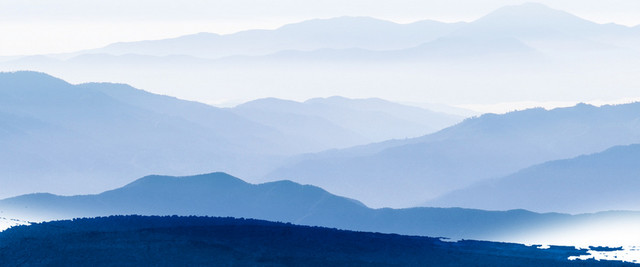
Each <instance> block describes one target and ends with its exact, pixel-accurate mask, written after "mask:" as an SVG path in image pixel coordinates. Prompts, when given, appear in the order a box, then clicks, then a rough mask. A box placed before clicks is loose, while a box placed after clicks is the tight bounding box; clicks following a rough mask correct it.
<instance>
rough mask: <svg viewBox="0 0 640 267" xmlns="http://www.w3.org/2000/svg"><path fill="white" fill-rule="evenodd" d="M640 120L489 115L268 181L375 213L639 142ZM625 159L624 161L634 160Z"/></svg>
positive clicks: (576, 112)
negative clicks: (343, 199) (327, 194)
mask: <svg viewBox="0 0 640 267" xmlns="http://www.w3.org/2000/svg"><path fill="white" fill-rule="evenodd" d="M639 114H640V103H632V104H624V105H614V106H608V105H606V106H602V107H595V106H591V105H587V104H579V105H576V106H574V107H569V108H557V109H553V110H545V109H542V108H537V109H528V110H523V111H516V112H511V113H507V114H503V115H496V114H484V115H482V116H479V117H474V118H469V119H466V120H465V121H463V122H461V123H459V124H457V125H454V126H452V127H449V128H446V129H443V130H441V131H439V132H436V133H433V134H429V135H425V136H422V137H418V138H410V139H405V140H392V141H387V142H381V143H375V144H370V145H365V146H358V147H353V148H348V149H342V150H332V151H326V152H321V153H316V154H308V155H302V156H298V157H294V158H292V159H290V160H289V163H288V164H285V165H284V166H283V167H281V168H279V169H277V170H275V171H274V172H271V173H270V174H268V175H267V176H266V177H267V178H268V179H274V180H279V179H290V180H293V181H296V182H300V183H305V184H307V183H308V184H313V185H317V186H320V187H322V188H325V189H327V190H329V191H331V192H334V193H336V194H339V195H343V196H348V197H352V198H355V199H358V200H360V201H363V202H364V203H365V204H367V205H370V206H373V207H385V206H391V207H410V206H417V205H420V204H423V203H424V202H425V201H428V200H431V199H434V198H436V197H439V196H442V195H444V194H446V193H449V192H450V191H452V190H456V189H461V188H464V187H466V186H469V185H471V184H474V183H476V182H480V181H483V180H486V179H491V178H498V177H502V176H507V175H510V174H512V173H514V172H517V171H519V170H521V169H524V168H527V167H530V166H532V165H535V164H541V163H544V162H547V161H551V160H560V159H568V158H572V157H576V156H580V155H583V154H590V153H596V152H601V151H603V150H606V149H608V148H610V147H612V146H616V145H629V144H636V143H640V124H639V121H640V120H639V118H640V117H639V116H640V115H639ZM627 156H629V157H628V158H624V159H621V160H622V161H627V160H629V161H632V159H631V158H633V155H632V154H630V155H627ZM632 173H633V172H631V173H629V175H631V174H632ZM438 203H440V204H444V203H443V202H438ZM545 203H546V202H545ZM540 208H542V207H540V206H538V207H537V209H536V210H540ZM543 210H545V211H549V210H554V208H553V206H550V207H546V208H545V209H543ZM563 211H567V210H563Z"/></svg>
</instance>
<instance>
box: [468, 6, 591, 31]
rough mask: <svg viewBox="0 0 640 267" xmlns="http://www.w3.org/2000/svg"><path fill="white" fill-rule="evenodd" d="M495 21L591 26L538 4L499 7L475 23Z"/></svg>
mask: <svg viewBox="0 0 640 267" xmlns="http://www.w3.org/2000/svg"><path fill="white" fill-rule="evenodd" d="M486 21H496V22H498V21H499V22H504V23H507V21H508V22H509V23H516V24H518V23H524V22H526V23H531V24H534V25H556V26H558V25H563V26H569V25H571V26H573V25H577V24H593V23H592V22H590V21H587V20H584V19H582V18H579V17H577V16H575V15H573V14H571V13H568V12H565V11H562V10H558V9H553V8H551V7H548V6H546V5H543V4H540V3H532V2H530V3H524V4H521V5H509V6H504V7H501V8H499V9H497V10H495V11H493V12H491V13H489V14H488V15H486V16H484V17H482V18H480V19H478V20H477V22H486Z"/></svg>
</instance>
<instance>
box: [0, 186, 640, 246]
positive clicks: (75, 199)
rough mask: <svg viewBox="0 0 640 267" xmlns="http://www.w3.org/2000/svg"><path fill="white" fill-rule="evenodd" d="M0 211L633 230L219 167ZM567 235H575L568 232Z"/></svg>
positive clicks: (591, 239) (33, 216) (610, 216)
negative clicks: (377, 203)
mask: <svg viewBox="0 0 640 267" xmlns="http://www.w3.org/2000/svg"><path fill="white" fill-rule="evenodd" d="M0 212H1V214H4V215H3V216H5V217H6V218H11V219H16V218H17V219H20V220H22V221H48V220H59V219H71V218H78V217H95V216H107V215H118V214H140V215H181V216H189V215H198V216H232V217H238V218H255V219H264V220H271V221H280V222H290V223H296V224H302V225H310V226H324V227H334V228H339V229H347V230H357V231H375V232H382V233H397V234H407V235H424V236H444V237H449V238H453V239H461V238H464V239H479V240H495V241H505V242H519V243H527V244H531V243H538V244H539V243H544V244H572V245H574V244H578V243H579V244H581V245H584V244H589V245H595V244H598V245H605V244H606V245H609V244H618V245H619V244H627V242H630V241H631V240H636V239H637V237H638V236H637V235H634V234H633V231H632V230H629V231H630V232H628V233H627V234H626V235H620V234H619V233H613V234H611V235H607V236H596V235H595V234H594V232H589V231H590V229H591V230H593V229H594V228H595V229H598V228H599V227H602V225H603V224H604V225H606V224H612V223H626V224H627V225H634V223H636V222H639V221H640V214H639V213H637V212H605V213H596V214H583V215H574V216H572V215H566V214H557V213H546V214H540V213H533V212H528V211H524V210H511V211H482V210H471V209H460V208H449V209H444V208H412V209H398V210H394V209H370V208H368V207H366V206H364V205H363V204H362V203H360V202H358V201H356V200H353V199H348V198H344V197H339V196H336V195H333V194H330V193H328V192H326V191H324V190H323V189H320V188H318V187H315V186H310V185H300V184H296V183H293V182H290V181H277V182H270V183H264V184H249V183H246V182H244V181H242V180H240V179H238V178H235V177H233V176H230V175H227V174H225V173H211V174H203V175H197V176H189V177H168V176H147V177H144V178H141V179H139V180H137V181H135V182H132V183H130V184H128V185H126V186H124V187H122V188H118V189H115V190H111V191H107V192H104V193H101V194H97V195H79V196H56V195H52V194H30V195H23V196H19V197H14V198H9V199H4V200H0ZM627 228H628V227H627ZM627 228H625V227H621V228H616V230H620V229H627ZM558 229H564V233H565V234H557V233H555V232H554V231H556V230H558ZM601 232H602V231H600V232H598V233H601ZM554 233H555V234H554ZM575 234H581V235H582V236H581V237H580V238H575V236H573V235H575Z"/></svg>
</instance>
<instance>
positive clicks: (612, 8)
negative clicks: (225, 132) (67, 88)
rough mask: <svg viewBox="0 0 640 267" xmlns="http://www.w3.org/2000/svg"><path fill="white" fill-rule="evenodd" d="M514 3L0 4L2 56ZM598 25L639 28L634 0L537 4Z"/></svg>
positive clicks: (408, 18)
mask: <svg viewBox="0 0 640 267" xmlns="http://www.w3.org/2000/svg"><path fill="white" fill-rule="evenodd" d="M525 2H531V1H519V0H480V1H478V0H447V1H425V0H393V1H383V0H367V1H363V0H323V1H311V0H269V1H267V0H253V1H251V0H216V1H206V0H182V1H151V0H142V1H140V0H138V1H132V0H111V1H97V0H0V55H4V56H8V55H25V54H44V53H60V52H71V51H76V50H80V49H89V48H97V47H102V46H105V45H107V44H110V43H114V42H119V41H137V40H149V39H162V38H168V37H176V36H180V35H185V34H191V33H197V32H215V33H222V34H224V33H232V32H237V31H240V30H245V29H251V28H266V29H270V28H276V27H278V26H281V25H284V24H287V23H292V22H299V21H302V20H307V19H312V18H330V17H338V16H370V17H375V18H380V19H387V20H391V21H395V22H399V23H408V22H413V21H417V20H423V19H433V20H439V21H445V22H454V21H472V20H474V19H477V18H479V17H481V16H483V15H485V14H487V13H489V12H491V11H493V10H495V9H497V8H499V7H502V6H505V5H515V4H521V3H525ZM536 2H539V3H543V4H545V5H548V6H549V7H552V8H556V9H561V10H565V11H568V12H570V13H573V14H575V15H578V16H580V17H583V18H586V19H589V20H592V21H595V22H598V23H610V22H614V23H618V24H623V25H628V26H635V25H639V24H640V1H638V0H608V1H603V0H553V1H551V0H539V1H536Z"/></svg>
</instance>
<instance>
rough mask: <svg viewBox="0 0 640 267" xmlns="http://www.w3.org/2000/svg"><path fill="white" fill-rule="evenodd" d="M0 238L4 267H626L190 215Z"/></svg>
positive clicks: (46, 228) (95, 222)
mask: <svg viewBox="0 0 640 267" xmlns="http://www.w3.org/2000/svg"><path fill="white" fill-rule="evenodd" d="M0 242H1V244H2V245H0V247H1V248H2V249H0V258H2V259H3V263H5V264H7V265H59V264H61V263H64V264H73V265H92V266H101V265H137V266H140V265H208V266H211V265H215V266H218V265H243V266H258V265H259V266H263V265H305V266H316V265H317V266H320V265H325V264H328V265H331V266H353V265H367V266H389V265H402V266H433V265H435V266H441V265H451V266H466V265H487V266H488V265H494V266H495V265H499V266H541V265H553V266H601V265H606V266H626V264H623V263H620V262H612V261H605V262H601V261H596V260H589V261H571V260H569V258H570V257H577V256H580V255H585V256H586V255H587V252H588V251H587V250H586V249H577V248H572V247H556V246H554V247H550V248H549V249H544V250H542V249H539V248H538V247H535V246H525V245H520V244H508V243H492V242H483V241H459V242H445V241H442V240H440V239H437V238H429V237H412V236H399V235H388V234H387V235H386V234H380V233H366V232H351V231H341V230H337V229H329V228H320V227H305V226H298V225H291V224H284V223H276V222H268V221H259V220H249V219H234V218H207V217H194V216H191V217H176V216H173V217H143V216H112V217H107V218H92V219H77V220H73V221H57V222H48V223H42V224H36V225H31V226H26V227H18V228H14V229H10V230H8V231H5V232H2V233H0ZM24 247H28V248H29V250H28V251H27V250H25V249H24ZM89 247H90V248H93V249H90V250H87V248H89ZM629 264H630V263H629Z"/></svg>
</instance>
